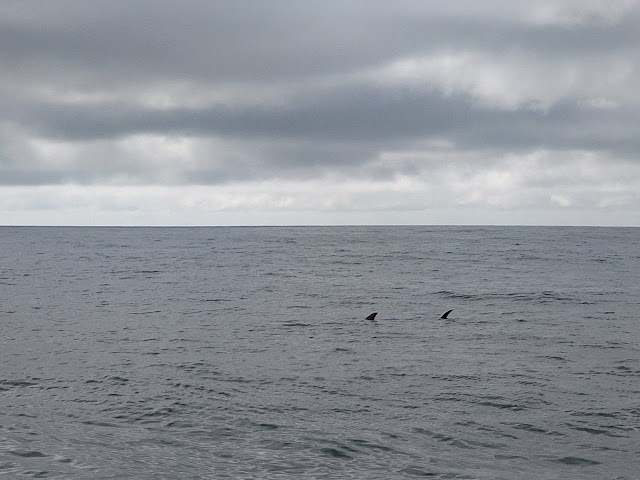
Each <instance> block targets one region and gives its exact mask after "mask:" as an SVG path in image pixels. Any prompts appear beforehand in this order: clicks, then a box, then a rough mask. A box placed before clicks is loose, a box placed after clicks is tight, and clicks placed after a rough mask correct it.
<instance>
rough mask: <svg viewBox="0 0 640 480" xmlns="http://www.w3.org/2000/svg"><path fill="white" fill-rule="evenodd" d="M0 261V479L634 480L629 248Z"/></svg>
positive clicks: (17, 246)
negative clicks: (372, 315)
mask: <svg viewBox="0 0 640 480" xmlns="http://www.w3.org/2000/svg"><path fill="white" fill-rule="evenodd" d="M0 261H1V263H0V329H1V330H0V478H7V479H14V478H15V479H21V478H61V479H93V480H97V479H218V478H221V479H223V478H233V479H250V478H265V479H270V478H276V479H288V478H292V479H293V478H311V479H312V478H335V479H344V478H357V479H396V478H398V479H404V478H406V479H411V478H421V477H428V478H435V479H455V478H465V479H638V478H640V229H637V228H636V229H623V228H537V227H529V228H523V227H291V228H289V227H277V228H267V227H262V228H222V227H220V228H69V227H67V228H57V227H50V228H37V227H1V228H0ZM448 309H453V312H452V313H451V315H450V316H449V318H448V319H447V320H442V319H440V315H441V314H442V313H443V312H444V311H446V310H448ZM372 312H378V316H377V317H376V319H375V321H373V322H372V321H367V320H365V317H366V316H367V315H369V314H370V313H372Z"/></svg>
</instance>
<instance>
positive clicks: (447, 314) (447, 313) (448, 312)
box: [440, 310, 453, 318]
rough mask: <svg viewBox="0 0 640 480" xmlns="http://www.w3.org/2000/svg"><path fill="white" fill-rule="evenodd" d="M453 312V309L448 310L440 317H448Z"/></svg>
mask: <svg viewBox="0 0 640 480" xmlns="http://www.w3.org/2000/svg"><path fill="white" fill-rule="evenodd" d="M451 312H453V310H447V311H446V312H444V313H443V314H442V316H441V317H440V318H447V317H448V316H449V314H450V313H451Z"/></svg>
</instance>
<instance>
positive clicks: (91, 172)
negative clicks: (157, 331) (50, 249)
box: [0, 0, 640, 226]
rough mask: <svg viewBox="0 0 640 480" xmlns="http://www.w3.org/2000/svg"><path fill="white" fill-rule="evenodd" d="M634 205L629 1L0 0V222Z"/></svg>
mask: <svg viewBox="0 0 640 480" xmlns="http://www.w3.org/2000/svg"><path fill="white" fill-rule="evenodd" d="M291 224H293V225H309V224H321V225H332V224H336V225H344V224H427V225H430V224H447V225H451V224H476V225H477V224H491V225H509V224H514V225H602V226H608V225H617V226H640V1H635V0H605V1H599V0H532V1H527V2H514V1H512V0H504V1H502V0H483V1H481V2H480V1H477V0H458V1H455V2H443V1H435V0H394V1H377V0H323V1H316V0H308V1H300V0H273V1H269V2H266V1H264V0H242V1H239V0H229V1H216V0H182V1H180V2H176V1H174V0H171V1H169V0H146V1H142V0H91V1H85V0H47V1H46V2H45V1H41V0H16V1H14V0H0V225H291Z"/></svg>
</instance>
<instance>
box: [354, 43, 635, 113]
mask: <svg viewBox="0 0 640 480" xmlns="http://www.w3.org/2000/svg"><path fill="white" fill-rule="evenodd" d="M637 74H638V72H637V69H636V66H635V65H634V64H633V63H632V61H631V60H629V59H624V58H606V59H579V58H576V59H572V60H571V61H569V62H568V61H566V60H554V59H547V60H537V59H532V58H530V56H528V55H526V54H525V53H524V52H518V51H517V49H515V51H513V52H507V53H505V54H503V55H495V54H489V55H488V54H484V53H478V52H439V53H434V54H432V55H429V56H422V57H410V58H404V59H400V60H396V61H394V62H392V63H390V64H388V65H386V66H384V67H382V68H379V69H376V70H373V71H372V72H368V73H366V74H365V76H366V77H367V78H368V79H369V80H370V81H376V82H382V83H388V84H391V85H395V86H398V87H402V86H406V87H411V88H437V89H439V90H441V91H443V92H444V93H445V94H447V95H452V94H457V93H463V94H468V95H470V96H471V97H472V98H474V99H475V100H476V101H478V102H479V103H480V104H482V105H485V106H489V107H498V108H505V109H518V108H523V107H525V108H541V109H548V108H549V107H551V106H552V105H554V104H555V103H557V102H559V101H566V100H567V99H578V100H581V101H583V102H584V104H585V105H588V106H589V107H594V108H603V107H608V108H613V107H615V106H616V105H618V104H619V103H621V102H624V101H625V100H630V99H633V100H637V99H638V92H637V91H636V90H635V85H636V84H637Z"/></svg>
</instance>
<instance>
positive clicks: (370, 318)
mask: <svg viewBox="0 0 640 480" xmlns="http://www.w3.org/2000/svg"><path fill="white" fill-rule="evenodd" d="M377 314H378V312H373V313H372V314H371V315H369V316H368V317H367V318H366V319H365V320H374V319H375V318H376V315H377Z"/></svg>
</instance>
